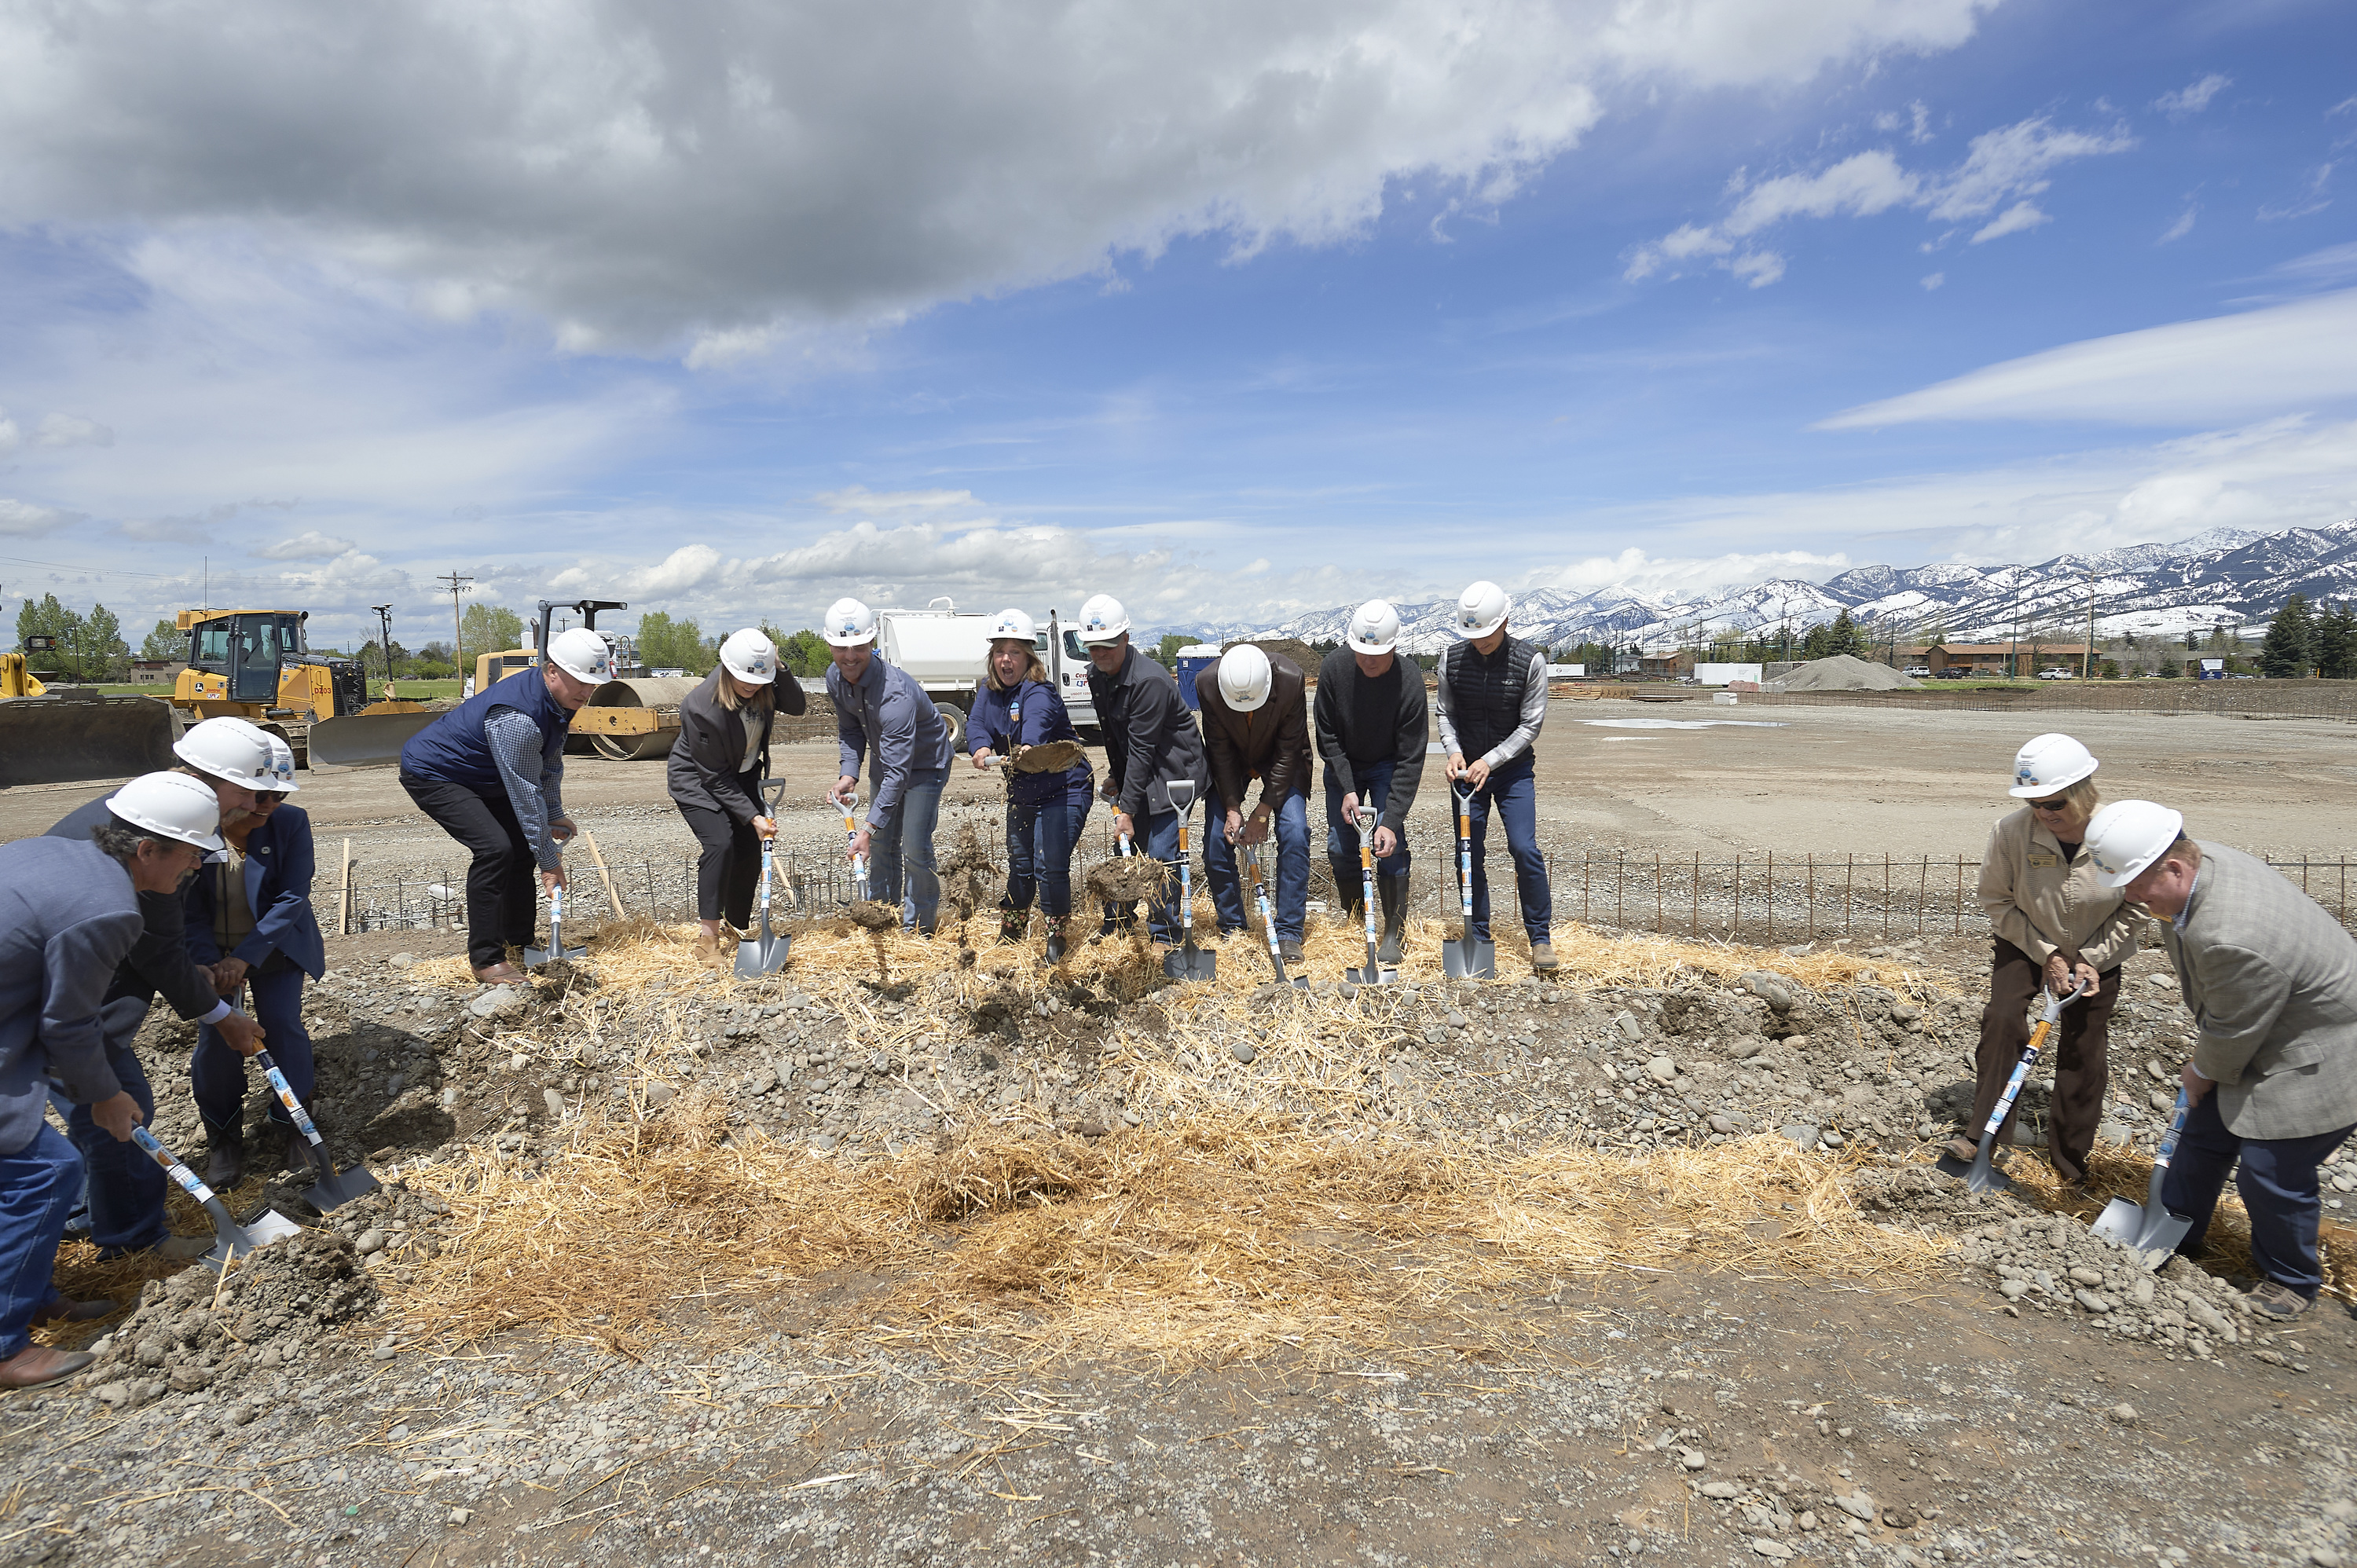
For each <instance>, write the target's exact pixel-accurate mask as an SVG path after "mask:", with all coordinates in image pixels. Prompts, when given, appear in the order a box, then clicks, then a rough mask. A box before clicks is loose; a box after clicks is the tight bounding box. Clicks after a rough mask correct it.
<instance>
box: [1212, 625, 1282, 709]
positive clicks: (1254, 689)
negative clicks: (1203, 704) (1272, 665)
mask: <svg viewBox="0 0 2357 1568" xmlns="http://www.w3.org/2000/svg"><path fill="white" fill-rule="evenodd" d="M1274 680H1275V675H1274V674H1273V673H1272V672H1271V671H1270V670H1269V667H1268V655H1267V654H1265V653H1263V652H1262V651H1261V650H1259V649H1257V648H1254V646H1253V645H1252V644H1251V643H1249V642H1239V643H1237V644H1236V645H1235V646H1234V647H1233V648H1231V649H1229V650H1227V651H1226V652H1225V653H1222V654H1221V655H1220V699H1221V701H1222V702H1224V703H1227V704H1228V706H1229V707H1231V708H1233V709H1234V710H1235V711H1236V712H1237V713H1240V714H1248V713H1251V712H1252V711H1253V710H1254V709H1255V708H1258V707H1260V706H1261V705H1262V704H1264V703H1266V702H1267V701H1268V688H1269V685H1270V682H1272V681H1274Z"/></svg>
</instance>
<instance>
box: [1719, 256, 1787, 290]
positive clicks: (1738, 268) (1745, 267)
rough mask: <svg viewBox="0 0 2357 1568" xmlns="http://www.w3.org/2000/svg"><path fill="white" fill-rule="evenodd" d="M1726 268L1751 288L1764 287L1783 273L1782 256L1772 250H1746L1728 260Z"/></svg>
mask: <svg viewBox="0 0 2357 1568" xmlns="http://www.w3.org/2000/svg"><path fill="white" fill-rule="evenodd" d="M1727 271H1728V272H1730V273H1733V274H1735V275H1736V276H1737V277H1738V278H1740V279H1741V280H1742V281H1743V282H1745V283H1746V284H1749V285H1750V286H1751V287H1753V288H1766V287H1767V286H1768V285H1770V284H1771V283H1774V282H1775V281H1776V280H1777V279H1778V278H1781V277H1782V276H1783V275H1784V258H1783V257H1781V256H1780V255H1778V254H1777V253H1776V252H1773V251H1746V252H1744V253H1743V254H1741V255H1739V256H1737V257H1734V258H1733V259H1731V260H1730V261H1728V263H1727Z"/></svg>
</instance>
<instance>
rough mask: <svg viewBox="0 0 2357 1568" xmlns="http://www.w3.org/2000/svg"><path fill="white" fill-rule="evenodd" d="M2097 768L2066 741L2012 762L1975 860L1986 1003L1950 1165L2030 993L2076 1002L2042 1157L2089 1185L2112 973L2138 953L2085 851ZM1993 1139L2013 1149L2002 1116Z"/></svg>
mask: <svg viewBox="0 0 2357 1568" xmlns="http://www.w3.org/2000/svg"><path fill="white" fill-rule="evenodd" d="M2096 767H2097V763H2096V761H2095V758H2094V757H2093V755H2092V754H2091V753H2090V752H2089V751H2088V750H2087V748H2086V747H2085V746H2082V745H2080V744H2079V743H2078V742H2077V741H2075V740H2073V739H2072V738H2071V737H2070V736H2067V735H2041V736H2037V737H2036V738H2035V739H2033V740H2031V741H2030V742H2029V745H2027V746H2023V747H2022V748H2021V750H2020V752H2019V753H2018V755H2017V756H2016V757H2014V765H2013V786H2012V788H2011V789H2008V790H2007V793H2008V794H2010V795H2012V796H2013V797H2014V799H2016V800H2020V801H2023V802H2024V804H2023V806H2022V807H2021V809H2020V810H2019V811H2014V812H2013V813H2011V814H2010V815H2008V816H2007V817H2005V818H2003V819H2002V820H2000V821H1999V822H1998V823H1997V824H1996V828H1995V829H1994V830H1993V831H1992V832H1990V834H1989V842H1988V848H1987V850H1986V852H1984V854H1982V856H1981V886H1980V896H1981V908H1983V909H1985V910H1986V911H1987V913H1988V920H1989V927H1990V929H1991V930H1992V931H1993V932H1994V933H1995V938H1994V943H1993V956H1992V959H1991V961H1990V966H1989V1000H1988V1005H1987V1007H1986V1008H1985V1009H1983V1011H1982V1013H1981V1041H1980V1048H1979V1049H1978V1050H1977V1051H1976V1052H1975V1055H1974V1065H1975V1069H1976V1077H1977V1079H1978V1085H1977V1091H1976V1092H1975V1095H1974V1096H1973V1119H1972V1121H1971V1122H1969V1123H1967V1124H1966V1126H1965V1129H1964V1135H1963V1136H1960V1137H1958V1138H1957V1139H1956V1140H1955V1141H1954V1142H1953V1144H1950V1145H1949V1147H1950V1149H1951V1151H1952V1152H1953V1154H1954V1155H1956V1156H1957V1157H1958V1158H1959V1159H1964V1160H1969V1159H1971V1158H1972V1157H1973V1155H1975V1154H1976V1153H1978V1152H1979V1148H1980V1145H1979V1143H1978V1142H1977V1140H1978V1138H1979V1136H1980V1133H1981V1131H1982V1129H1984V1128H1986V1126H1987V1125H1988V1118H1989V1113H1990V1112H1992V1111H1994V1110H1995V1109H1996V1101H1997V1096H1998V1095H2000V1094H2001V1093H2003V1092H2004V1090H2005V1084H2006V1079H2008V1078H2009V1077H2011V1076H2012V1073H2013V1068H2014V1064H2015V1063H2016V1062H2017V1061H2018V1060H2020V1059H2021V1052H2022V1048H2023V1047H2025V1046H2027V1045H2028V1044H2029V1018H2028V1012H2029V1004H2030V1000H2031V998H2032V997H2034V996H2036V995H2037V994H2038V993H2039V991H2040V989H2044V990H2046V991H2049V992H2051V993H2054V994H2056V995H2067V994H2068V993H2070V992H2072V990H2074V989H2075V990H2080V991H2083V992H2085V993H2086V995H2085V996H2084V998H2083V1000H2081V1001H2079V1002H2075V1003H2073V1004H2071V1005H2070V1006H2068V1007H2066V1008H2064V1009H2063V1010H2062V1021H2061V1024H2060V1025H2059V1026H2057V1027H2056V1031H2055V1033H2056V1035H2057V1036H2059V1039H2058V1042H2057V1044H2056V1045H2055V1046H2054V1047H2053V1055H2054V1093H2053V1098H2052V1100H2051V1101H2050V1105H2049V1109H2048V1112H2047V1143H2046V1157H2047V1159H2048V1161H2049V1162H2050V1163H2051V1164H2052V1165H2053V1166H2054V1174H2055V1175H2057V1176H2061V1178H2062V1180H2063V1183H2064V1184H2065V1185H2066V1186H2068V1187H2078V1186H2080V1185H2081V1184H2083V1183H2084V1182H2085V1180H2086V1179H2087V1155H2088V1152H2089V1151H2090V1150H2092V1149H2093V1147H2094V1144H2095V1126H2096V1123H2097V1122H2100V1121H2101V1120H2102V1118H2103V1110H2104V1087H2105V1086H2106V1084H2107V1083H2108V1082H2109V1081H2110V1076H2111V1069H2110V1064H2109V1061H2108V1059H2107V1049H2108V1047H2109V1043H2110V1037H2111V1021H2112V1007H2113V1004H2115V1002H2117V1001H2118V999H2119V994H2120V965H2121V964H2122V963H2124V962H2126V960H2127V958H2128V955H2129V954H2131V953H2133V952H2135V951H2136V934H2137V927H2138V925H2139V921H2138V919H2137V918H2136V915H2135V914H2134V913H2133V912H2132V911H2130V910H2129V908H2128V907H2127V905H2126V903H2125V902H2124V901H2123V900H2122V898H2121V896H2120V893H2119V891H2118V889H2116V888H2112V887H2106V886H2104V884H2103V881H2102V879H2101V877H2100V875H2098V873H2097V871H2096V869H2095V865H2094V862H2093V859H2092V858H2091V857H2090V856H2089V854H2088V853H2087V843H2086V841H2087V823H2088V821H2089V819H2091V818H2092V817H2093V816H2094V814H2095V807H2096V806H2097V805H2098V804H2099V803H2101V801H2102V799H2103V797H2102V796H2101V794H2100V793H2099V792H2098V791H2097V789H2096V788H2095V768H2096ZM1997 1136H1998V1137H1999V1138H2000V1139H2002V1140H2004V1141H2005V1142H2007V1143H2011V1142H2012V1141H2013V1122H2012V1119H2011V1118H2010V1117H2008V1118H2007V1122H2006V1125H2005V1126H2004V1127H2003V1128H2001V1129H1999V1130H1998V1133H1997Z"/></svg>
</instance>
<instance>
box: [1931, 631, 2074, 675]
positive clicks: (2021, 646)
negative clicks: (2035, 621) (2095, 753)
mask: <svg viewBox="0 0 2357 1568" xmlns="http://www.w3.org/2000/svg"><path fill="white" fill-rule="evenodd" d="M1899 663H1900V668H1902V669H1904V668H1907V667H1909V666H1914V665H1920V666H1921V667H1923V668H1924V669H1927V670H1929V671H1931V678H1932V680H1934V681H1964V680H2004V679H2007V678H2008V677H2014V676H2018V677H2020V678H2022V679H2024V680H2027V679H2029V677H2031V676H2034V675H2036V674H2037V673H2038V672H2039V671H2040V670H2051V669H2054V668H2055V667H2057V666H2060V667H2061V668H2063V669H2066V670H2070V671H2073V672H2074V673H2077V674H2080V675H2084V674H2086V673H2087V671H2088V650H2087V645H2086V644H2085V643H2084V642H2049V641H2045V640H2042V639H2041V640H2039V641H2035V642H2033V641H2031V640H2029V639H2027V638H2025V639H2022V640H2021V641H2019V642H2012V641H2007V642H1932V643H1923V644H1919V645H1917V646H1915V647H1912V648H1901V649H1900V650H1899Z"/></svg>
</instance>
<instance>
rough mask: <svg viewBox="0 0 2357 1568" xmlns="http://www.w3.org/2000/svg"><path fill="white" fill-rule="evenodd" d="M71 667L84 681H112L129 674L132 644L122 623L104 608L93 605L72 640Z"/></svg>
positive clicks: (110, 611)
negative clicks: (125, 633)
mask: <svg viewBox="0 0 2357 1568" xmlns="http://www.w3.org/2000/svg"><path fill="white" fill-rule="evenodd" d="M74 667H75V669H76V670H77V671H78V672H79V673H80V674H81V678H82V679H83V680H85V681H115V680H120V679H122V678H123V677H124V676H125V675H128V674H129V673H131V645H130V644H129V643H127V642H125V641H124V640H123V622H122V621H121V620H120V619H118V618H116V617H115V614H114V612H113V610H111V609H108V608H107V607H105V606H104V605H92V606H91V607H90V614H89V615H87V616H85V617H83V618H82V623H81V631H80V632H79V633H78V634H77V635H76V636H75V638H74Z"/></svg>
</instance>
